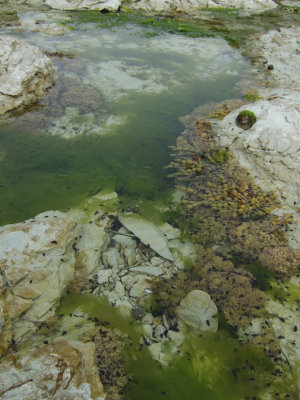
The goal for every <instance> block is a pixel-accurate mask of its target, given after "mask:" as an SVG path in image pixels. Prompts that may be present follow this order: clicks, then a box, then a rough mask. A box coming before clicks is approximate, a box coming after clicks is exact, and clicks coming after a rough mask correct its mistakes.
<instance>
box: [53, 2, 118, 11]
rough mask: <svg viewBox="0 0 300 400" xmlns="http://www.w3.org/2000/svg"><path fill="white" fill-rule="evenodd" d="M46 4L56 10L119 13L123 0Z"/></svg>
mask: <svg viewBox="0 0 300 400" xmlns="http://www.w3.org/2000/svg"><path fill="white" fill-rule="evenodd" d="M45 4H46V5H47V6H49V7H50V8H54V9H56V10H84V9H87V10H99V11H102V10H105V11H118V9H119V8H120V5H121V0H104V1H101V0H100V1H99V0H46V1H45Z"/></svg>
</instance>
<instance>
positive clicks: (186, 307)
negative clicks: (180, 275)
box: [176, 290, 218, 333]
mask: <svg viewBox="0 0 300 400" xmlns="http://www.w3.org/2000/svg"><path fill="white" fill-rule="evenodd" d="M217 312H218V310H217V307H216V305H215V303H214V302H213V301H212V299H211V297H210V295H209V294H208V293H206V292H203V291H202V290H192V291H191V292H190V293H189V294H188V295H187V296H186V297H185V298H184V299H183V300H181V302H180V304H179V306H178V307H177V308H176V314H177V316H178V317H179V319H180V320H181V321H183V322H184V323H185V324H186V325H188V326H189V327H190V328H192V329H193V330H194V331H195V332H197V333H200V332H203V331H210V332H216V331H217V329H218V320H217V319H216V318H215V315H216V314H217Z"/></svg>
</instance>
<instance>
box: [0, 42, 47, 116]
mask: <svg viewBox="0 0 300 400" xmlns="http://www.w3.org/2000/svg"><path fill="white" fill-rule="evenodd" d="M0 48H1V52H0V54H1V55H0V115H1V114H4V113H6V112H7V111H9V110H13V109H15V108H17V107H19V106H25V105H29V104H31V103H33V102H35V101H36V100H37V98H38V97H39V96H41V95H42V94H44V93H45V90H46V89H47V88H48V87H50V86H52V84H53V82H54V69H53V67H52V63H51V61H50V59H49V58H48V57H47V56H45V55H44V54H43V53H42V52H41V51H40V50H39V49H38V48H37V47H35V46H32V45H30V44H28V43H26V42H24V41H21V40H19V39H15V38H13V37H9V36H5V37H4V36H0Z"/></svg>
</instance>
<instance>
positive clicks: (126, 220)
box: [118, 214, 174, 261]
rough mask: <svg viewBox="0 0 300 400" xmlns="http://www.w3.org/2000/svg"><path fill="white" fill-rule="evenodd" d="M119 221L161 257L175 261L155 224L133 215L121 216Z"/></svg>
mask: <svg viewBox="0 0 300 400" xmlns="http://www.w3.org/2000/svg"><path fill="white" fill-rule="evenodd" d="M118 219H119V221H120V222H121V224H122V225H123V226H125V228H126V229H128V230H129V231H131V232H133V233H134V235H135V236H136V237H138V238H139V239H140V240H141V241H142V242H143V243H144V244H145V245H146V246H149V247H150V248H151V249H152V250H154V251H155V252H156V253H157V254H159V255H160V256H161V257H163V258H166V259H167V260H170V261H173V260H174V257H173V255H172V254H171V252H170V250H169V248H168V243H167V241H166V239H165V237H164V235H163V234H162V233H161V231H160V230H159V229H158V227H156V226H155V225H154V224H152V223H151V222H149V221H146V220H145V219H142V218H140V217H139V216H137V215H133V214H119V215H118Z"/></svg>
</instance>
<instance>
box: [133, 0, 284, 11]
mask: <svg viewBox="0 0 300 400" xmlns="http://www.w3.org/2000/svg"><path fill="white" fill-rule="evenodd" d="M131 6H132V7H134V8H138V9H143V10H146V11H183V12H189V11H195V10H197V9H199V8H207V7H208V8H210V7H213V8H216V7H219V8H238V9H243V10H250V11H263V10H266V9H271V8H276V7H277V4H276V2H275V1H273V0H218V1H215V0H174V1H167V0H137V1H135V2H134V3H133V4H132V5H131Z"/></svg>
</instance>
